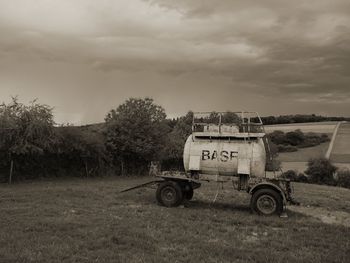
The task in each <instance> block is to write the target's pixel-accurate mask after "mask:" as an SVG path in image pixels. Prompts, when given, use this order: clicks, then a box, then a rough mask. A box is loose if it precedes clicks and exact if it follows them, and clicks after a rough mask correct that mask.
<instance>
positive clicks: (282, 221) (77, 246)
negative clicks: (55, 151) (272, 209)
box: [0, 177, 350, 262]
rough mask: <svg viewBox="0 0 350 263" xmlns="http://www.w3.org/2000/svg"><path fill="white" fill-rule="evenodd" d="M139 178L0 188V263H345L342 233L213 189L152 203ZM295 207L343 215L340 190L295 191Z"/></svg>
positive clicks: (349, 251) (347, 238) (348, 248)
mask: <svg viewBox="0 0 350 263" xmlns="http://www.w3.org/2000/svg"><path fill="white" fill-rule="evenodd" d="M147 180H149V179H148V178H132V177H128V178H98V179H70V180H68V179H67V180H60V181H42V182H33V183H21V184H17V185H11V186H8V185H1V186H0V210H1V217H0V229H1V230H0V261H1V262H347V260H348V259H349V256H350V229H349V227H346V226H343V225H340V224H339V225H337V224H324V223H322V221H321V220H319V219H317V218H314V217H310V216H305V215H303V214H300V213H296V212H289V218H279V217H259V216H256V215H253V214H251V212H250V209H249V208H248V205H249V196H248V195H247V194H245V193H241V192H232V191H230V188H229V186H226V187H225V188H224V190H223V192H222V195H219V198H218V200H217V202H216V203H215V204H212V202H211V201H212V199H213V197H214V195H215V192H216V185H215V184H204V185H203V186H202V187H201V188H200V189H198V190H196V191H195V196H194V199H193V200H192V201H191V202H190V203H189V204H188V207H186V208H183V207H178V208H164V207H161V206H158V205H157V204H156V201H155V198H154V192H155V190H154V189H149V188H147V189H138V190H135V191H131V192H126V193H123V194H119V193H118V191H120V190H121V189H124V188H127V187H130V186H133V185H136V184H139V183H142V182H145V181H147ZM295 189H296V195H297V198H299V199H300V200H301V201H302V202H303V204H305V205H311V206H316V207H324V209H329V211H333V210H334V211H339V210H342V211H344V213H346V212H350V211H349V207H350V206H349V204H350V191H349V190H347V189H341V188H334V187H325V186H315V185H305V184H296V185H295Z"/></svg>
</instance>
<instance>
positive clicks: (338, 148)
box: [331, 123, 350, 163]
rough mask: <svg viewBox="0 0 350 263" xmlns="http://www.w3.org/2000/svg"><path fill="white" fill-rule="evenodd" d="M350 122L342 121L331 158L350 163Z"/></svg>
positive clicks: (335, 160)
mask: <svg viewBox="0 0 350 263" xmlns="http://www.w3.org/2000/svg"><path fill="white" fill-rule="evenodd" d="M349 149H350V123H342V124H341V125H340V127H339V130H338V133H337V136H336V138H335V142H334V146H333V150H332V154H331V160H332V161H334V162H340V163H350V150H349Z"/></svg>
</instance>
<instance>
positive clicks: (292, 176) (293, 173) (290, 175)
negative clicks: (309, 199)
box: [282, 170, 298, 181]
mask: <svg viewBox="0 0 350 263" xmlns="http://www.w3.org/2000/svg"><path fill="white" fill-rule="evenodd" d="M282 177H283V178H286V179H290V180H291V181H297V179H298V175H297V172H296V171H294V170H288V171H286V172H284V173H283V174H282Z"/></svg>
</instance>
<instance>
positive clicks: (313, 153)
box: [278, 136, 331, 162]
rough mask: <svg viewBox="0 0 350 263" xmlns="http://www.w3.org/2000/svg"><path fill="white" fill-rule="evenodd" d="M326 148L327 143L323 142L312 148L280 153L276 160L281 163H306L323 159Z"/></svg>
mask: <svg viewBox="0 0 350 263" xmlns="http://www.w3.org/2000/svg"><path fill="white" fill-rule="evenodd" d="M329 137H331V136H329ZM328 146H329V142H325V143H321V144H320V145H317V146H314V147H307V148H299V149H298V151H297V152H282V153H279V154H278V160H280V161H281V162H307V161H308V160H309V159H311V158H319V157H324V156H325V154H326V152H327V149H328Z"/></svg>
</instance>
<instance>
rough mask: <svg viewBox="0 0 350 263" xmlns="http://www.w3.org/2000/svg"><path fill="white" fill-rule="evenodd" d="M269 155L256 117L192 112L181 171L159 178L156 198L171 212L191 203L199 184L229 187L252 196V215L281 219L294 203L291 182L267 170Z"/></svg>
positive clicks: (270, 156)
mask: <svg viewBox="0 0 350 263" xmlns="http://www.w3.org/2000/svg"><path fill="white" fill-rule="evenodd" d="M272 156H273V155H272V154H271V151H270V147H269V142H268V139H267V137H266V133H265V131H264V126H263V123H262V121H261V118H260V117H259V115H258V114H257V113H256V112H223V113H216V112H211V113H194V114H193V123H192V134H191V135H189V137H188V138H187V141H186V143H185V145H184V152H183V163H184V170H185V172H162V173H159V174H157V175H156V176H158V178H161V180H159V181H154V182H155V183H156V184H157V185H158V187H157V191H156V199H157V201H158V203H159V204H160V205H163V206H166V207H175V206H178V205H180V204H182V203H183V202H187V201H188V200H191V199H192V197H193V194H194V190H195V189H197V188H199V187H200V186H201V184H202V183H203V182H217V183H218V184H223V183H230V185H233V190H238V191H245V192H247V193H249V194H250V195H251V202H250V207H251V209H252V211H253V212H255V213H257V214H260V215H272V214H278V215H282V214H285V213H283V212H284V211H285V209H286V205H287V203H290V204H295V203H296V202H295V201H293V199H292V188H291V183H290V181H289V180H288V179H284V178H281V176H280V175H281V172H280V171H274V170H272V171H271V169H269V171H267V169H266V167H270V168H271V167H273V166H274V165H273V160H272ZM219 188H220V187H217V191H219ZM132 189H134V188H132ZM217 195H218V192H217V193H216V196H217ZM215 199H216V197H215Z"/></svg>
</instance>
